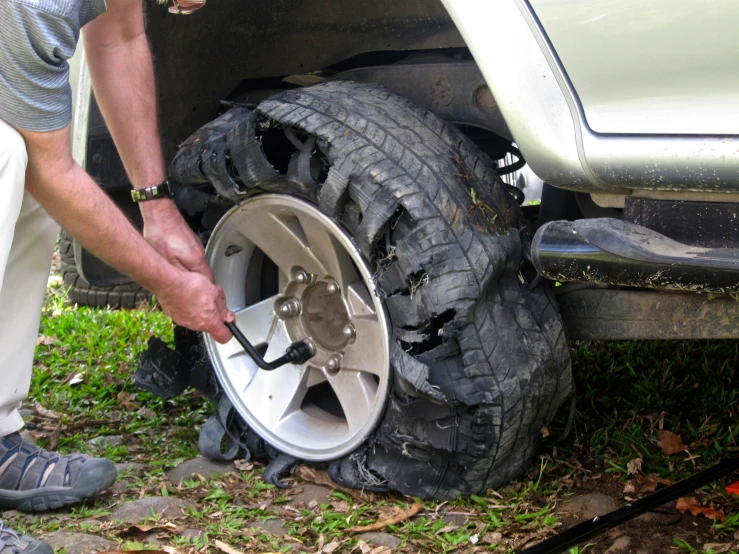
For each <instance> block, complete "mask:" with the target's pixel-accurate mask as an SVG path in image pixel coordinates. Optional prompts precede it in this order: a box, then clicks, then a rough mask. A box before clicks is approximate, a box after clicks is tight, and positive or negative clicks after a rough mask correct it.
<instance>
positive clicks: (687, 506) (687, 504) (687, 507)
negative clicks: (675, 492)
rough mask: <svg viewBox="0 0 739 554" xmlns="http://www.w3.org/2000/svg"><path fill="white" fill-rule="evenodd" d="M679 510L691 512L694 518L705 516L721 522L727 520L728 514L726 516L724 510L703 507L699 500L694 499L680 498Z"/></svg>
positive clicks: (678, 501) (678, 500)
mask: <svg viewBox="0 0 739 554" xmlns="http://www.w3.org/2000/svg"><path fill="white" fill-rule="evenodd" d="M677 509H678V510H680V511H681V512H683V513H685V512H690V513H691V514H693V515H694V516H698V515H703V516H705V517H707V518H708V519H714V518H716V519H718V520H719V521H724V520H725V519H726V514H724V512H723V510H716V509H714V508H709V507H707V506H701V503H700V502H699V501H698V499H697V498H693V497H685V498H678V499H677Z"/></svg>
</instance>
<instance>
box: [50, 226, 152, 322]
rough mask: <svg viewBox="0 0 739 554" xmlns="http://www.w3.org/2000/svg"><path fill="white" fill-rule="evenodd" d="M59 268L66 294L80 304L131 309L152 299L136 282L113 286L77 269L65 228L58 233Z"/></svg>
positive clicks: (69, 238)
mask: <svg viewBox="0 0 739 554" xmlns="http://www.w3.org/2000/svg"><path fill="white" fill-rule="evenodd" d="M59 258H60V270H61V273H62V279H63V281H64V287H65V288H66V289H68V291H67V298H69V300H70V301H71V302H73V303H75V304H78V305H80V306H90V307H93V308H112V309H131V308H136V307H138V306H140V305H141V304H146V303H150V302H151V294H150V293H149V292H148V291H147V290H146V289H144V288H142V287H141V286H139V285H137V284H136V283H129V284H126V285H118V286H114V287H97V286H95V285H91V284H90V283H88V282H87V281H86V280H85V279H83V278H82V276H81V275H80V274H79V273H78V272H77V264H76V262H75V260H74V249H73V244H72V238H71V237H70V236H69V235H68V234H67V232H66V231H64V230H63V229H62V231H61V233H59Z"/></svg>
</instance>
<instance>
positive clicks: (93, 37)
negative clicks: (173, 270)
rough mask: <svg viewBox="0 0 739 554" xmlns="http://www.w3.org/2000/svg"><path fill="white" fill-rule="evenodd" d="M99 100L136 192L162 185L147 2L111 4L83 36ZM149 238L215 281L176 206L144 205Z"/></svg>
mask: <svg viewBox="0 0 739 554" xmlns="http://www.w3.org/2000/svg"><path fill="white" fill-rule="evenodd" d="M82 34H83V38H84V43H85V52H86V55H87V62H88V67H89V69H90V75H91V77H92V82H93V88H94V90H95V98H96V100H97V102H98V104H99V106H100V109H101V111H102V113H103V116H104V118H105V122H106V124H107V126H108V129H109V130H110V132H111V134H112V136H113V140H114V141H115V144H116V147H117V148H118V152H119V154H120V156H121V159H122V160H123V164H124V166H125V168H126V171H127V173H128V176H129V178H130V179H131V182H132V183H133V185H134V187H136V188H146V187H150V186H153V185H158V184H159V183H161V182H162V181H164V179H165V177H166V170H165V167H164V159H163V156H162V148H161V144H160V141H159V130H158V126H157V111H156V97H155V88H154V70H153V66H152V61H151V52H150V50H149V44H148V42H147V40H146V35H145V34H144V16H143V10H142V1H141V0H108V10H107V12H106V13H104V14H103V15H101V16H99V17H98V18H97V19H95V20H94V21H92V22H91V23H89V24H87V25H86V26H85V27H84V29H83V31H82ZM141 213H142V215H143V218H144V236H145V237H146V239H147V240H148V241H149V243H150V244H151V245H152V246H153V247H154V248H155V249H156V250H157V251H158V252H159V253H160V254H161V255H162V256H164V257H165V258H167V259H168V260H169V261H170V262H171V263H173V264H175V265H178V266H180V267H183V268H186V269H190V270H192V271H198V272H200V273H202V274H203V275H205V276H207V277H208V278H210V279H212V278H213V276H212V273H211V271H210V268H209V267H208V265H207V263H206V261H205V252H204V250H203V245H202V243H201V242H200V240H199V239H198V238H197V236H196V235H195V234H194V233H193V232H192V231H191V230H190V228H189V227H188V225H187V223H185V220H184V219H183V218H182V215H181V214H180V213H179V211H178V210H177V207H176V206H175V204H174V202H172V201H171V200H169V199H159V200H156V201H151V202H143V203H142V204H141Z"/></svg>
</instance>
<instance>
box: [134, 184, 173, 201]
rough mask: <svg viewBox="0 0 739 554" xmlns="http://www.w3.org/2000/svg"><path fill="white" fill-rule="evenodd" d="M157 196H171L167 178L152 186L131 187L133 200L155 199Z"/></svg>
mask: <svg viewBox="0 0 739 554" xmlns="http://www.w3.org/2000/svg"><path fill="white" fill-rule="evenodd" d="M158 198H172V189H171V188H170V186H169V179H167V180H166V181H164V182H163V183H160V184H158V185H155V186H153V187H148V188H145V189H133V190H132V191H131V200H133V201H134V202H146V201H147V200H157V199H158Z"/></svg>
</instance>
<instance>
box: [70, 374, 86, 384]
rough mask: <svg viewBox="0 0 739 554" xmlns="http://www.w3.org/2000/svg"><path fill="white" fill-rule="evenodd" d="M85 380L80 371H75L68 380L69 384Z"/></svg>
mask: <svg viewBox="0 0 739 554" xmlns="http://www.w3.org/2000/svg"><path fill="white" fill-rule="evenodd" d="M84 380H85V376H84V375H82V373H75V374H74V377H72V378H71V379H70V380H69V384H70V385H79V384H80V383H82V382H83V381H84Z"/></svg>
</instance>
